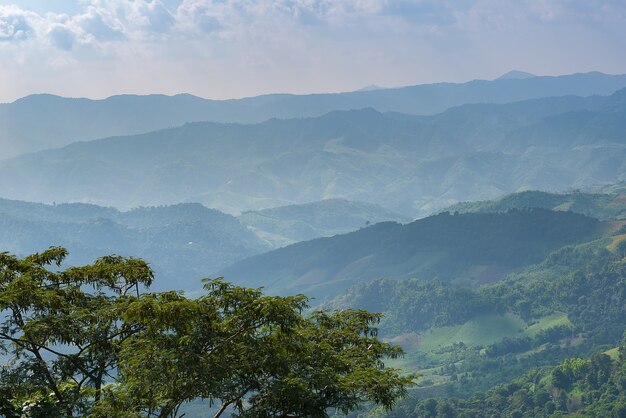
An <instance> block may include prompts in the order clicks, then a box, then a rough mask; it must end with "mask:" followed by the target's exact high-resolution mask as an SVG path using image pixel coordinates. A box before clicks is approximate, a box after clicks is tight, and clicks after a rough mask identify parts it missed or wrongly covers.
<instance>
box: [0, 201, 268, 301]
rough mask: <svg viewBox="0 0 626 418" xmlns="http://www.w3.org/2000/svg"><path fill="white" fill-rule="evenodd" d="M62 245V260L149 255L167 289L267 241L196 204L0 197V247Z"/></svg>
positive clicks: (188, 284)
mask: <svg viewBox="0 0 626 418" xmlns="http://www.w3.org/2000/svg"><path fill="white" fill-rule="evenodd" d="M51 245H57V246H65V247H67V248H68V249H69V250H70V251H72V253H71V255H70V257H69V258H67V260H66V262H67V263H69V264H73V265H76V264H84V263H88V262H91V261H93V260H94V259H95V258H97V257H99V256H101V255H102V254H113V253H115V254H119V255H126V256H129V255H133V256H136V257H142V258H144V259H146V260H149V261H150V263H151V265H152V266H153V268H154V269H155V271H156V272H157V274H158V275H159V276H160V277H161V278H162V280H161V281H160V283H159V286H162V288H167V289H179V290H197V289H198V288H199V286H200V284H199V283H198V278H199V277H203V276H205V275H207V273H208V272H209V271H210V270H211V269H214V268H216V266H219V265H222V266H226V265H228V264H230V263H232V262H234V261H237V260H240V259H242V258H244V257H246V256H249V255H252V254H257V253H260V252H262V251H264V250H268V249H269V248H270V247H269V245H268V244H266V243H265V242H264V241H262V240H261V239H259V238H258V237H257V236H256V235H254V234H253V233H252V232H250V231H249V230H248V229H247V228H246V227H245V226H243V225H241V224H240V222H239V221H238V220H237V219H236V218H234V217H232V216H230V215H227V214H225V213H221V212H219V211H217V210H213V209H208V208H206V207H204V206H202V205H199V204H180V205H173V206H163V207H151V208H138V209H134V210H131V211H128V212H120V211H118V210H116V209H113V208H106V207H100V206H95V205H85V204H59V205H43V204H37V203H28V202H19V201H11V200H4V199H0V248H1V249H2V251H9V252H11V253H15V254H20V255H25V254H31V253H34V252H38V251H42V250H45V249H47V248H48V247H49V246H51Z"/></svg>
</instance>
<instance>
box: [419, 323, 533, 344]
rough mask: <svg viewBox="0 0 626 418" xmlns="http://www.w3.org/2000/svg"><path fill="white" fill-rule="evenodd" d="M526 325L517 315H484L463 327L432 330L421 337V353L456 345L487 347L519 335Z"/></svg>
mask: <svg viewBox="0 0 626 418" xmlns="http://www.w3.org/2000/svg"><path fill="white" fill-rule="evenodd" d="M524 328H526V323H525V322H524V321H523V320H522V319H521V318H519V317H518V316H516V315H510V314H506V315H484V316H480V317H477V318H475V319H472V320H471V321H468V322H466V323H465V324H463V325H456V326H449V327H438V328H432V329H431V330H429V331H427V332H425V333H424V334H422V335H421V337H422V344H421V346H420V351H423V352H428V351H432V350H436V349H439V348H443V347H446V346H449V345H452V344H454V343H460V342H462V343H464V344H465V345H468V346H474V347H475V346H485V345H489V344H493V343H494V342H496V341H499V340H501V339H503V338H505V337H512V336H515V335H519V334H520V333H521V332H522V331H523V330H524Z"/></svg>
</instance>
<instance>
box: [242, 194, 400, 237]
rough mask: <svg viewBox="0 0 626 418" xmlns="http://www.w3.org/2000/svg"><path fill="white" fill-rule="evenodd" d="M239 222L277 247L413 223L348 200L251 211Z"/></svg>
mask: <svg viewBox="0 0 626 418" xmlns="http://www.w3.org/2000/svg"><path fill="white" fill-rule="evenodd" d="M238 219H239V220H240V221H241V222H242V223H243V224H244V225H247V226H248V227H249V228H252V229H253V231H254V232H255V233H256V234H257V235H259V236H260V237H263V238H265V239H266V240H268V241H269V242H270V243H272V244H273V246H275V247H282V246H285V245H288V244H293V243H295V242H299V241H307V240H310V239H314V238H319V237H325V236H332V235H337V234H344V233H346V232H351V231H354V230H357V229H359V228H363V227H366V226H369V225H373V224H376V223H379V222H383V221H397V222H408V221H409V220H410V218H408V217H406V216H403V215H400V214H397V213H394V212H391V211H389V210H386V209H385V208H383V207H381V206H378V205H373V204H371V203H364V202H351V201H348V200H345V199H326V200H322V201H319V202H311V203H305V204H301V205H289V206H281V207H277V208H270V209H263V210H257V211H248V212H244V213H242V214H241V215H240V216H239V217H238Z"/></svg>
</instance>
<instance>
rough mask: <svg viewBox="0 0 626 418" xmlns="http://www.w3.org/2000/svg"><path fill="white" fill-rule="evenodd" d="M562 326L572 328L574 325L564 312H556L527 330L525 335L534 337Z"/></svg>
mask: <svg viewBox="0 0 626 418" xmlns="http://www.w3.org/2000/svg"><path fill="white" fill-rule="evenodd" d="M560 325H567V326H571V325H572V323H571V322H570V320H569V318H567V315H566V314H564V313H562V312H556V313H553V314H552V315H548V316H544V317H543V318H541V319H540V320H539V321H537V322H536V323H534V324H532V325H531V326H529V327H528V328H526V330H525V334H526V335H527V336H529V337H534V336H535V335H537V333H538V332H539V331H541V330H544V329H548V328H552V327H557V326H560Z"/></svg>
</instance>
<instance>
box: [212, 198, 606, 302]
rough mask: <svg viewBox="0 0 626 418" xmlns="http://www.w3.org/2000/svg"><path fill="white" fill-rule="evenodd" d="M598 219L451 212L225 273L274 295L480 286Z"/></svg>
mask: <svg viewBox="0 0 626 418" xmlns="http://www.w3.org/2000/svg"><path fill="white" fill-rule="evenodd" d="M600 226H601V224H600V223H599V222H598V221H597V220H596V219H593V218H588V217H585V216H583V215H579V214H574V213H572V212H554V211H548V210H544V209H533V210H528V211H517V210H516V211H511V212H507V213H497V214H459V215H449V214H447V213H444V214H440V215H436V216H432V217H428V218H425V219H421V220H418V221H415V222H412V223H410V224H406V225H400V224H397V223H393V222H384V223H380V224H377V225H374V226H371V227H369V228H364V229H361V230H359V231H356V232H352V233H349V234H345V235H338V236H334V237H331V238H320V239H316V240H313V241H307V242H303V243H298V244H294V245H290V246H288V247H285V248H281V249H278V250H275V251H271V252H269V253H265V254H261V255H258V256H254V257H251V258H248V259H246V260H243V261H241V262H238V263H236V264H235V265H233V266H230V267H228V268H226V269H224V270H222V271H220V272H219V275H220V276H225V277H226V279H227V280H230V281H234V282H237V283H242V284H245V285H248V286H260V285H263V286H265V288H266V290H267V291H268V292H270V293H279V294H293V293H304V294H307V295H310V296H316V297H321V298H323V297H329V296H330V297H332V296H335V295H337V294H338V293H340V292H342V291H344V290H345V289H347V288H349V287H350V286H352V285H354V284H355V283H357V282H363V281H367V280H372V279H377V278H380V277H388V278H409V277H417V278H420V279H430V278H433V277H439V278H441V279H445V280H446V281H449V282H455V283H462V284H470V285H478V284H481V283H485V282H489V281H491V280H496V279H501V278H503V277H504V276H505V275H506V274H507V273H510V272H511V271H515V270H516V269H519V268H522V267H524V266H527V265H530V264H534V263H538V262H540V261H541V260H543V259H544V258H545V257H546V256H547V255H548V254H549V253H550V252H551V251H554V250H556V249H557V248H559V247H562V246H563V245H566V244H571V243H575V242H580V241H586V240H589V239H591V238H592V237H594V236H597V235H598V234H599V233H600V232H601V230H602V228H601V227H600Z"/></svg>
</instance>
